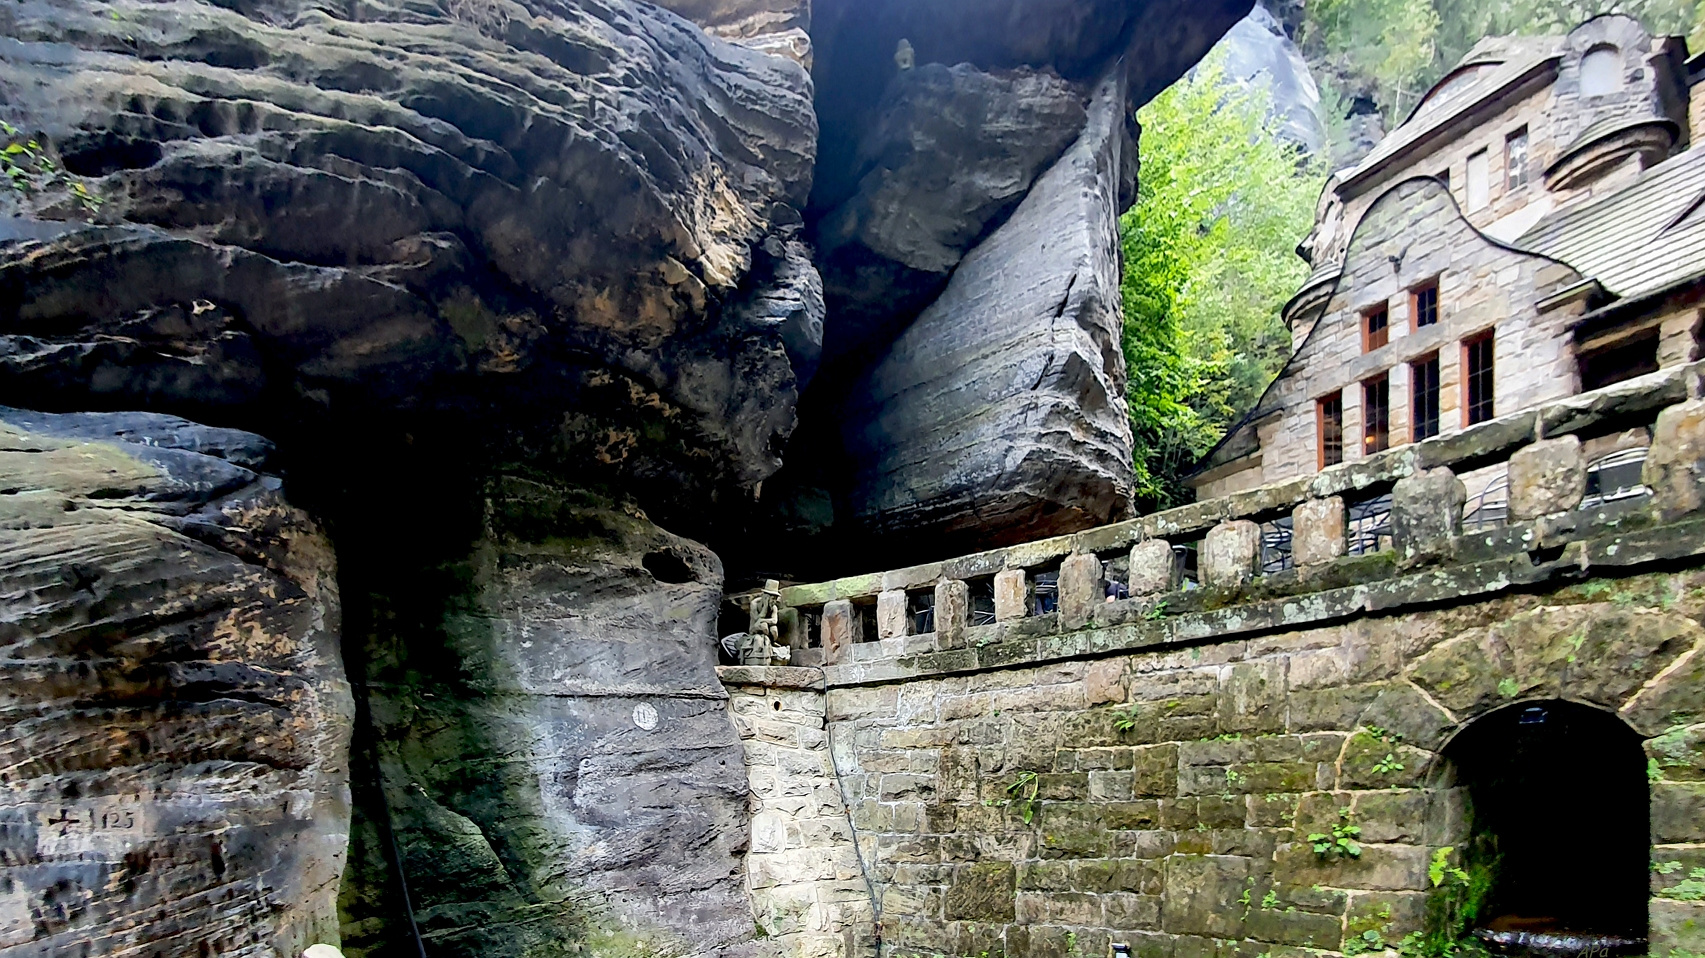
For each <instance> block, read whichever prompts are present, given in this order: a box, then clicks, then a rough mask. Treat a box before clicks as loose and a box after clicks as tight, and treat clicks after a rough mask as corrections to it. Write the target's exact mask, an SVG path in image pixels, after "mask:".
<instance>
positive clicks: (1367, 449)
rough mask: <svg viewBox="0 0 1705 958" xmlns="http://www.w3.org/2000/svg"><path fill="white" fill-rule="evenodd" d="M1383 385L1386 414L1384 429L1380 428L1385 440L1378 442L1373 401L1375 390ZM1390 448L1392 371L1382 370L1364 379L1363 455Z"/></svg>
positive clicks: (1383, 423) (1382, 424)
mask: <svg viewBox="0 0 1705 958" xmlns="http://www.w3.org/2000/svg"><path fill="white" fill-rule="evenodd" d="M1381 387H1383V388H1384V390H1385V401H1384V403H1383V404H1382V405H1383V406H1384V411H1385V416H1384V422H1382V423H1380V425H1381V426H1383V427H1384V428H1383V429H1381V430H1380V434H1383V436H1382V438H1383V440H1384V441H1383V442H1376V441H1375V439H1376V435H1378V434H1376V433H1375V431H1374V425H1375V423H1374V408H1375V406H1374V403H1373V402H1372V399H1373V395H1374V391H1375V390H1377V389H1380V388H1381ZM1390 448H1391V373H1390V372H1382V373H1380V374H1378V375H1376V376H1369V377H1368V378H1366V379H1364V380H1362V455H1363V456H1371V455H1373V454H1374V453H1376V452H1384V451H1386V450H1387V449H1390Z"/></svg>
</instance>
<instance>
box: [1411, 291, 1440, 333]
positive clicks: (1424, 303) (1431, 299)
mask: <svg viewBox="0 0 1705 958" xmlns="http://www.w3.org/2000/svg"><path fill="white" fill-rule="evenodd" d="M1414 307H1415V328H1417V329H1419V328H1421V327H1422V326H1431V325H1433V324H1434V323H1436V322H1438V321H1439V284H1437V283H1428V284H1427V285H1425V286H1421V287H1418V288H1416V290H1415V299H1414Z"/></svg>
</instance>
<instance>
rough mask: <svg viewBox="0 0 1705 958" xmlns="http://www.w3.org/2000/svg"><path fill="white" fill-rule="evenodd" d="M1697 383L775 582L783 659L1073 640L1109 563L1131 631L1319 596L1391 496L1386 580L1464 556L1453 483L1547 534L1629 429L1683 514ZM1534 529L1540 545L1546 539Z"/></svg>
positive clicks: (1615, 394) (1678, 373)
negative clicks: (1228, 608) (846, 573)
mask: <svg viewBox="0 0 1705 958" xmlns="http://www.w3.org/2000/svg"><path fill="white" fill-rule="evenodd" d="M1702 383H1705V362H1698V363H1693V364H1690V365H1686V366H1678V367H1673V368H1670V369H1667V370H1662V371H1660V372H1656V373H1652V374H1649V375H1646V376H1642V377H1639V378H1636V379H1633V380H1629V381H1627V382H1623V383H1618V384H1616V385H1614V386H1611V387H1607V388H1605V389H1600V390H1596V391H1593V392H1589V393H1583V394H1580V395H1577V396H1572V397H1569V398H1567V399H1564V400H1559V401H1556V402H1552V403H1547V404H1545V405H1543V406H1540V407H1538V408H1536V409H1530V410H1527V411H1524V412H1520V413H1516V414H1512V415H1509V416H1504V417H1502V418H1499V419H1495V420H1492V421H1489V422H1485V423H1481V424H1479V425H1475V426H1472V427H1469V428H1467V429H1465V430H1463V431H1462V432H1459V433H1456V434H1454V435H1451V436H1445V437H1438V438H1434V439H1428V440H1426V441H1423V442H1419V443H1413V444H1410V445H1405V446H1401V447H1397V448H1394V449H1390V450H1386V451H1384V452H1381V453H1377V454H1374V455H1371V456H1367V457H1365V458H1362V459H1358V460H1354V461H1350V462H1345V463H1341V464H1339V465H1335V466H1331V467H1328V468H1326V469H1323V470H1321V471H1320V472H1318V473H1317V474H1315V475H1311V476H1305V477H1300V478H1298V479H1294V480H1290V481H1287V482H1283V483H1278V484H1275V485H1271V486H1265V487H1262V488H1259V489H1254V490H1250V491H1247V492H1241V493H1236V494H1233V495H1228V496H1223V497H1220V498H1216V499H1211V500H1207V501H1203V502H1198V503H1194V504H1191V505H1187V506H1183V507H1180V508H1176V509H1169V510H1166V511H1163V512H1157V513H1153V514H1151V515H1147V516H1143V517H1141V518H1138V519H1132V520H1129V521H1126V522H1119V523H1115V524H1112V525H1107V526H1102V527H1099V528H1095V529H1090V530H1086V531H1084V532H1079V533H1076V534H1074V535H1067V536H1059V537H1055V538H1051V539H1044V540H1040V541H1036V542H1028V543H1023V544H1019V545H1014V546H1008V547H1005V548H1000V549H993V550H989V551H986V552H979V553H976V554H974V555H968V556H961V557H958V558H954V559H947V560H943V561H940V562H929V563H924V564H922V565H915V566H909V567H906V568H902V569H896V570H892V571H888V572H879V573H871V574H868V575H859V576H851V577H846V578H841V579H835V580H832V581H828V582H820V583H810V584H795V585H789V586H787V587H785V588H783V590H782V603H783V605H784V606H785V607H787V609H788V612H787V613H786V614H785V615H784V618H783V632H784V636H783V638H784V640H786V641H787V642H788V643H789V644H791V645H793V646H794V647H795V649H796V652H795V655H796V659H795V661H796V662H799V663H801V664H806V665H825V666H830V667H836V666H846V665H849V664H853V663H863V662H871V661H875V660H895V659H900V658H905V657H917V656H921V655H928V654H931V653H947V652H951V651H953V650H962V649H966V648H968V647H987V646H990V645H995V644H1001V643H1004V642H1006V641H1007V640H1009V639H1011V638H1013V637H1020V638H1023V637H1026V636H1031V635H1043V634H1063V633H1068V632H1073V631H1076V630H1081V629H1083V628H1084V627H1085V626H1088V625H1091V624H1092V623H1094V622H1096V621H1098V620H1100V621H1106V620H1108V612H1107V610H1105V609H1103V606H1104V605H1108V604H1109V603H1107V602H1106V601H1105V586H1106V583H1105V581H1104V574H1105V572H1104V570H1105V569H1107V568H1109V567H1110V566H1117V567H1119V569H1120V574H1121V575H1122V576H1123V583H1122V584H1123V585H1124V586H1125V590H1126V593H1127V594H1128V595H1129V597H1130V598H1129V600H1128V601H1124V602H1116V603H1111V604H1112V605H1117V606H1120V607H1122V609H1123V611H1124V617H1125V618H1127V619H1128V618H1129V617H1130V614H1131V608H1132V607H1133V606H1135V607H1140V608H1141V609H1143V610H1144V611H1143V612H1142V613H1139V614H1144V615H1147V616H1150V617H1152V618H1164V617H1165V616H1167V615H1169V614H1172V613H1175V612H1179V611H1185V610H1186V609H1187V608H1189V607H1192V606H1194V605H1201V604H1203V602H1204V601H1207V600H1205V599H1194V600H1193V601H1190V602H1181V601H1179V597H1180V595H1181V592H1182V590H1184V589H1189V590H1191V591H1193V592H1203V593H1209V594H1220V595H1222V596H1224V595H1225V594H1226V593H1253V594H1255V595H1256V596H1257V597H1258V596H1259V594H1261V593H1263V592H1264V591H1265V592H1269V593H1277V592H1288V593H1290V594H1297V593H1301V592H1310V591H1319V590H1321V589H1322V588H1324V587H1325V586H1326V585H1327V584H1328V582H1329V580H1331V579H1332V578H1333V574H1332V571H1331V570H1333V569H1335V568H1339V567H1344V566H1346V565H1351V566H1354V565H1356V564H1357V563H1363V564H1365V563H1366V562H1367V560H1368V557H1366V556H1349V555H1347V554H1346V553H1347V549H1346V506H1347V504H1348V503H1350V502H1353V501H1365V500H1367V499H1370V498H1373V497H1376V496H1382V495H1385V494H1390V495H1391V496H1392V505H1391V534H1392V541H1391V546H1392V548H1391V550H1390V553H1389V555H1385V556H1384V561H1385V562H1386V563H1387V564H1386V565H1384V566H1382V568H1383V570H1384V574H1385V575H1387V576H1389V575H1390V574H1393V573H1395V572H1401V571H1403V570H1406V569H1410V568H1413V567H1415V566H1417V565H1421V564H1426V563H1429V562H1435V561H1436V560H1438V559H1440V558H1443V557H1450V556H1455V555H1457V553H1459V552H1461V551H1463V548H1464V547H1463V542H1464V536H1463V527H1462V516H1463V506H1464V501H1465V499H1466V496H1465V491H1464V489H1463V486H1462V483H1461V481H1460V480H1459V479H1458V478H1457V477H1458V476H1459V475H1462V474H1465V473H1467V472H1469V471H1471V470H1476V469H1483V468H1485V467H1487V466H1492V465H1496V464H1499V463H1506V462H1507V463H1508V469H1509V477H1510V479H1509V482H1510V490H1511V491H1510V519H1511V520H1512V521H1516V522H1526V523H1534V522H1538V523H1540V525H1541V526H1544V524H1545V520H1546V519H1547V517H1559V516H1563V515H1566V514H1569V513H1570V512H1571V510H1574V509H1576V507H1577V506H1578V505H1579V504H1580V503H1581V501H1582V499H1583V497H1584V495H1585V493H1586V486H1587V465H1588V464H1587V462H1586V461H1585V459H1584V457H1583V455H1582V442H1583V441H1584V440H1590V439H1593V438H1596V437H1599V436H1604V435H1609V434H1611V433H1614V432H1620V431H1625V430H1628V429H1631V428H1636V427H1642V426H1646V427H1651V428H1652V429H1653V431H1654V433H1655V435H1656V439H1655V440H1654V442H1653V448H1652V450H1651V453H1650V457H1649V459H1648V466H1647V467H1646V473H1647V479H1646V483H1647V485H1648V486H1650V487H1651V488H1652V492H1653V503H1652V504H1653V506H1654V507H1655V508H1656V510H1657V511H1658V512H1659V513H1661V514H1663V515H1666V516H1676V515H1681V514H1684V513H1687V512H1691V511H1693V510H1694V509H1695V508H1697V507H1698V506H1699V505H1700V504H1701V500H1702V495H1701V493H1700V492H1699V491H1698V488H1699V487H1698V486H1697V484H1696V479H1697V472H1696V471H1695V470H1696V469H1698V467H1697V463H1698V462H1699V461H1700V459H1701V456H1702V455H1705V403H1702V402H1701V401H1699V400H1698V399H1697V398H1694V397H1698V396H1699V395H1701V393H1702V391H1705V388H1702ZM1641 502H1642V503H1643V502H1644V500H1641ZM1610 511H1612V512H1614V511H1615V510H1614V509H1612V510H1610ZM1287 517H1288V518H1289V520H1290V529H1291V542H1292V565H1293V568H1290V569H1287V570H1285V571H1284V572H1283V573H1282V574H1280V575H1278V576H1274V575H1271V574H1269V575H1263V574H1262V571H1261V549H1262V528H1261V523H1264V522H1271V521H1273V520H1277V519H1283V518H1287ZM1554 525H1555V523H1553V526H1554ZM1546 529H1549V530H1550V531H1549V532H1547V531H1546ZM1546 529H1542V530H1541V532H1540V533H1537V534H1539V535H1553V536H1554V535H1555V534H1556V530H1555V529H1552V528H1550V527H1546ZM1527 534H1528V536H1529V538H1530V539H1531V538H1532V537H1533V535H1535V534H1536V533H1534V532H1533V531H1532V530H1528V531H1527ZM1494 538H1496V537H1494ZM1185 544H1191V545H1194V546H1195V548H1196V554H1197V568H1196V576H1195V580H1194V581H1192V582H1185V581H1184V580H1183V576H1182V569H1181V567H1180V559H1179V555H1178V550H1177V549H1175V548H1174V547H1175V546H1180V545H1185ZM1507 545H1508V544H1507V543H1506V546H1507ZM1516 545H1522V543H1516ZM1467 551H1468V552H1469V553H1473V552H1475V551H1476V549H1475V548H1469V549H1468V550H1467ZM1478 551H1480V552H1484V551H1485V548H1484V546H1482V547H1480V548H1479V550H1478ZM1505 551H1508V549H1507V548H1506V550H1505ZM1392 560H1395V563H1396V568H1395V569H1392V568H1391V567H1390V564H1389V563H1390V561H1392ZM1043 578H1046V579H1048V580H1049V581H1050V583H1051V585H1052V587H1053V589H1054V602H1053V605H1054V608H1053V609H1052V610H1050V611H1048V612H1046V613H1042V614H1038V613H1037V611H1036V603H1035V602H1033V601H1032V600H1033V595H1032V590H1033V589H1034V587H1035V585H1036V584H1037V582H1038V580H1039V579H1043ZM1362 578H1364V579H1365V578H1366V576H1365V575H1364V576H1362ZM972 583H977V585H978V587H979V589H982V590H984V591H983V592H982V594H983V595H984V596H987V595H988V594H989V593H990V592H992V601H993V611H992V616H991V615H990V614H989V613H988V612H987V611H986V610H985V612H984V613H983V616H982V618H983V619H984V620H985V621H983V622H980V623H977V622H973V621H972V618H971V612H972V601H971V594H972V588H971V584H972ZM1248 597H1249V596H1247V595H1246V596H1244V598H1248ZM1227 601H1240V600H1239V599H1237V597H1236V596H1233V597H1231V599H1229V600H1227ZM1222 604H1225V603H1224V602H1222ZM915 607H922V608H926V609H928V610H929V611H930V615H929V618H930V619H932V620H933V629H929V630H918V629H917V628H916V627H915V626H916V620H917V618H918V617H917V615H916V614H915V611H914V608H915ZM869 612H873V613H874V614H873V615H870V614H867V613H869ZM1114 618H1118V616H1114ZM1152 618H1151V619H1150V621H1152ZM1036 620H1045V621H1036ZM872 629H874V632H875V634H874V635H870V634H867V633H868V632H870V631H871V630H872ZM818 648H820V649H821V652H820V653H817V652H816V651H815V650H816V649H818ZM882 674H884V675H885V674H886V673H882Z"/></svg>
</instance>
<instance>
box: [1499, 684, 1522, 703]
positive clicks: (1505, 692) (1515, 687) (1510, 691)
mask: <svg viewBox="0 0 1705 958" xmlns="http://www.w3.org/2000/svg"><path fill="white" fill-rule="evenodd" d="M1498 694H1499V695H1502V696H1503V697H1504V698H1507V699H1513V698H1515V697H1516V696H1517V695H1520V694H1521V686H1520V685H1519V684H1517V683H1516V680H1515V679H1499V680H1498Z"/></svg>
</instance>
